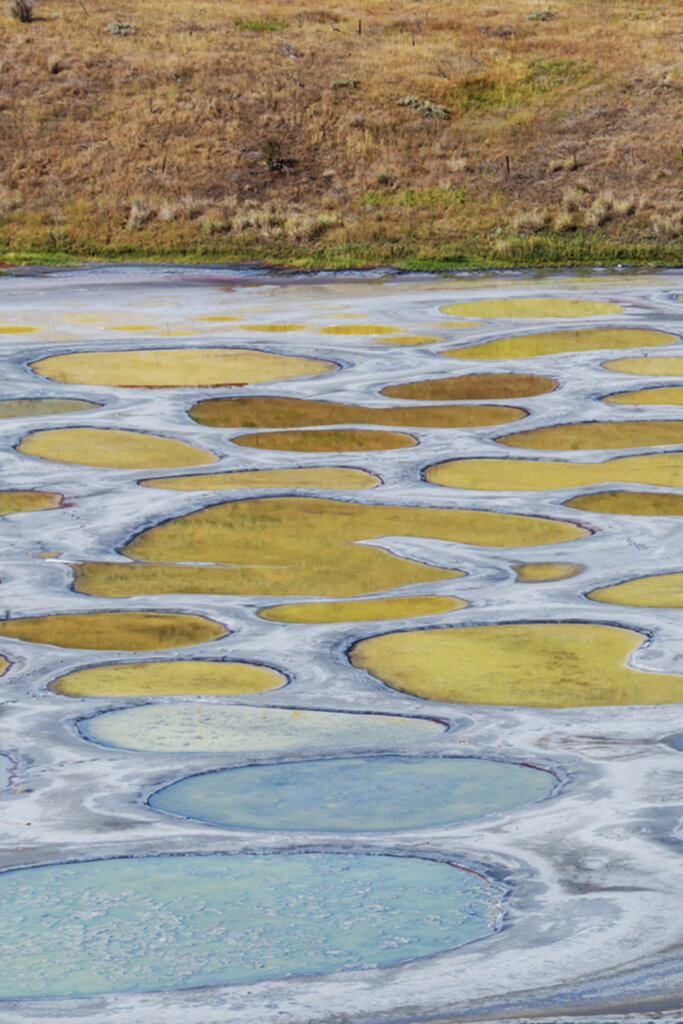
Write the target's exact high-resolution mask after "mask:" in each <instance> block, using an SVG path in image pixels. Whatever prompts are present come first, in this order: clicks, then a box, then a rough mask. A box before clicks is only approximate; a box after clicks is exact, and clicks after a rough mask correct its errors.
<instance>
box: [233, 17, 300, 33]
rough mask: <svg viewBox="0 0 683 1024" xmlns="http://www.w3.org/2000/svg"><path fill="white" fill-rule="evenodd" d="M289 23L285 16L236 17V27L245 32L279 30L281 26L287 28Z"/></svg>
mask: <svg viewBox="0 0 683 1024" xmlns="http://www.w3.org/2000/svg"><path fill="white" fill-rule="evenodd" d="M288 24H289V22H288V21H285V19H284V18H235V28H241V29H243V30H244V31H245V32H277V30H278V29H279V28H287V26H288Z"/></svg>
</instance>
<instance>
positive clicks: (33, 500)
mask: <svg viewBox="0 0 683 1024" xmlns="http://www.w3.org/2000/svg"><path fill="white" fill-rule="evenodd" d="M61 501H62V495H61V494H49V493H47V492H46V491H0V516H9V515H12V514H13V513H15V512H37V511H40V509H45V508H59V506H60V504H61Z"/></svg>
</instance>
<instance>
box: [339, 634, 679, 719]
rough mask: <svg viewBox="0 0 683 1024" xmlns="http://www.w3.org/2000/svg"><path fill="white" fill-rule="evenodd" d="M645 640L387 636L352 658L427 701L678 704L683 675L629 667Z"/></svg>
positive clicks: (356, 649)
mask: <svg viewBox="0 0 683 1024" xmlns="http://www.w3.org/2000/svg"><path fill="white" fill-rule="evenodd" d="M643 639H644V638H643V637H642V635H641V634H639V633H636V632H635V631H634V630H630V629H621V628H618V627H616V626H600V625H593V624H586V623H573V622H552V623H551V622H521V623H506V624H503V625H495V626H462V627H456V628H442V629H423V630H418V631H414V630H412V631H406V632H403V633H385V634H383V635H381V636H375V637H370V638H369V639H367V640H360V641H359V642H358V643H356V644H355V645H354V646H353V647H352V649H351V652H350V658H351V663H352V664H353V665H355V666H356V667H357V668H362V669H366V670H367V671H368V672H370V673H371V674H372V675H373V676H376V677H377V678H378V679H380V680H381V681H382V682H383V683H386V684H387V685H388V686H391V687H394V688H395V689H397V690H401V691H403V692H404V693H410V694H413V695H414V696H416V697H423V698H425V699H427V700H439V701H452V702H457V703H462V704H502V705H518V706H527V707H552V708H569V707H585V706H592V705H598V706H607V705H618V704H629V705H630V704H674V703H679V702H680V701H681V699H682V698H683V675H668V674H666V673H660V672H642V671H640V670H638V669H635V668H631V667H629V666H628V665H627V664H626V660H627V658H628V657H629V655H631V654H632V653H633V652H634V651H636V650H638V648H639V647H640V646H641V645H642V642H643Z"/></svg>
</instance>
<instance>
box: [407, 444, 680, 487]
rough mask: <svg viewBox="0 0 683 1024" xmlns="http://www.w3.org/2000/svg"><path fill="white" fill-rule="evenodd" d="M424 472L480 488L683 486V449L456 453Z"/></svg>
mask: <svg viewBox="0 0 683 1024" xmlns="http://www.w3.org/2000/svg"><path fill="white" fill-rule="evenodd" d="M424 475H425V480H427V481H428V482H429V483H431V484H440V485H441V486H442V487H460V488H466V489H467V490H475V491H476V490H481V491H545V490H549V489H551V488H564V487H585V486H590V485H591V484H604V483H612V482H614V483H624V484H628V483H633V484H653V485H655V486H660V487H665V486H669V487H681V488H683V452H665V453H661V454H658V455H624V456H621V457H618V458H615V459H608V460H606V461H603V462H575V463H571V462H555V461H551V460H550V459H548V460H543V461H541V460H540V459H514V458H510V459H493V458H486V459H453V460H452V461H451V462H442V463H440V464H439V465H436V466H428V467H427V469H426V470H425V474H424Z"/></svg>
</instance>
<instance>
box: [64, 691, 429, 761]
mask: <svg viewBox="0 0 683 1024" xmlns="http://www.w3.org/2000/svg"><path fill="white" fill-rule="evenodd" d="M443 728H444V726H443V725H441V724H439V722H436V721H429V720H427V719H422V718H400V717H397V716H395V715H368V714H363V715H357V714H344V713H342V712H328V711H299V710H296V709H292V710H290V709H289V708H268V707H240V706H239V705H235V704H233V705H230V706H223V705H220V704H199V703H196V702H191V703H190V702H187V703H183V704H143V705H141V706H140V707H133V708H125V709H124V710H122V711H107V712H105V713H104V714H101V715H96V716H94V717H93V718H88V719H85V720H84V721H82V722H81V724H80V729H81V732H82V733H83V735H84V736H85V737H87V739H90V740H94V741H96V742H97V743H104V744H107V745H108V746H113V747H123V748H125V749H127V750H144V751H151V750H156V751H159V752H161V753H165V754H173V753H192V754H195V753H197V754H199V753H211V754H217V753H236V752H249V753H256V752H264V753H269V754H273V753H284V752H288V751H316V750H317V751H333V750H337V749H339V748H341V747H358V748H363V747H370V746H375V745H378V746H385V745H391V744H394V743H402V742H410V741H411V740H416V739H417V740H420V739H422V740H424V739H429V738H430V737H432V736H435V735H437V734H438V733H440V732H442V731H443Z"/></svg>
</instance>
